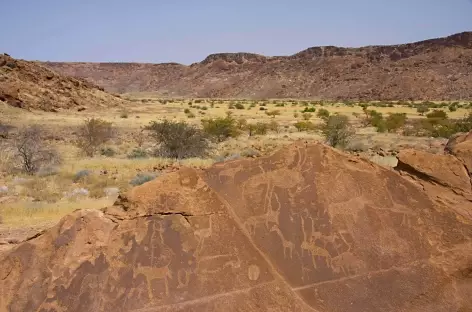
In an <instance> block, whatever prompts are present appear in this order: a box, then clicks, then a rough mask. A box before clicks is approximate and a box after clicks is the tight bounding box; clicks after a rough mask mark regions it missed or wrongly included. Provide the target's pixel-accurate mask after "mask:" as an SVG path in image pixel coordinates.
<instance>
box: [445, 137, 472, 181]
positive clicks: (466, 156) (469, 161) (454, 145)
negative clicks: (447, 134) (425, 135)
mask: <svg viewBox="0 0 472 312" xmlns="http://www.w3.org/2000/svg"><path fill="white" fill-rule="evenodd" d="M446 151H447V152H449V153H450V154H452V155H454V156H455V157H457V159H459V160H460V161H461V162H462V163H463V164H464V166H465V167H466V168H467V171H468V173H469V176H472V131H470V132H468V133H459V134H458V135H456V136H454V137H453V138H451V139H450V140H449V141H448V142H447V145H446Z"/></svg>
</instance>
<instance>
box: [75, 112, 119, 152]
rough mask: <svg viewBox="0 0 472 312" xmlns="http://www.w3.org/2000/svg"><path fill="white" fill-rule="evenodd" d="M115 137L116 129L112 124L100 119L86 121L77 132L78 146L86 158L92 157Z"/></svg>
mask: <svg viewBox="0 0 472 312" xmlns="http://www.w3.org/2000/svg"><path fill="white" fill-rule="evenodd" d="M113 136H114V129H113V127H112V125H111V123H110V122H107V121H105V120H102V119H100V118H91V119H86V120H85V122H84V124H83V125H82V126H81V127H79V129H78V131H77V141H76V145H77V147H78V148H80V149H81V150H82V152H84V154H85V155H86V156H88V157H92V156H93V155H95V153H96V152H97V150H99V148H100V147H101V146H102V145H103V144H105V143H106V142H108V141H109V140H110V139H111V138H112V137H113Z"/></svg>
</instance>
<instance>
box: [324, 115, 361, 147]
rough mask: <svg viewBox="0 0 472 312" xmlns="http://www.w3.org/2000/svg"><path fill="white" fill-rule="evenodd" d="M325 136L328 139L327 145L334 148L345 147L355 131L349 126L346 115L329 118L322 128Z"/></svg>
mask: <svg viewBox="0 0 472 312" xmlns="http://www.w3.org/2000/svg"><path fill="white" fill-rule="evenodd" d="M321 131H322V133H323V135H324V136H325V137H326V143H327V144H329V145H331V146H333V147H341V148H343V147H345V146H346V145H347V144H348V143H349V141H350V139H351V137H352V136H353V135H354V131H353V129H352V128H351V125H350V124H349V119H348V117H347V116H345V115H333V116H329V117H328V118H327V119H326V120H325V123H324V125H323V126H322V127H321Z"/></svg>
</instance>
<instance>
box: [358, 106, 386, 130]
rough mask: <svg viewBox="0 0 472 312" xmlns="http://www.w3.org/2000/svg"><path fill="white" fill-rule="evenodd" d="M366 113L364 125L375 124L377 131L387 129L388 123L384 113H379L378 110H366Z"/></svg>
mask: <svg viewBox="0 0 472 312" xmlns="http://www.w3.org/2000/svg"><path fill="white" fill-rule="evenodd" d="M364 113H365V115H366V117H365V119H364V121H363V125H364V126H369V125H370V126H373V127H375V128H376V130H377V132H385V131H387V125H386V122H385V120H384V118H383V115H382V113H379V112H377V111H376V110H364Z"/></svg>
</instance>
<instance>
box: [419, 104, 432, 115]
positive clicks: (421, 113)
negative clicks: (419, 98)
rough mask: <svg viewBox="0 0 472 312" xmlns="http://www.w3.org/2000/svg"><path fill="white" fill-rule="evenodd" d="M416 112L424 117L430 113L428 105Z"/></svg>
mask: <svg viewBox="0 0 472 312" xmlns="http://www.w3.org/2000/svg"><path fill="white" fill-rule="evenodd" d="M416 111H417V112H418V113H419V114H420V115H421V116H423V115H424V114H425V113H427V112H429V108H428V107H427V106H426V105H421V106H418V107H417V108H416Z"/></svg>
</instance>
